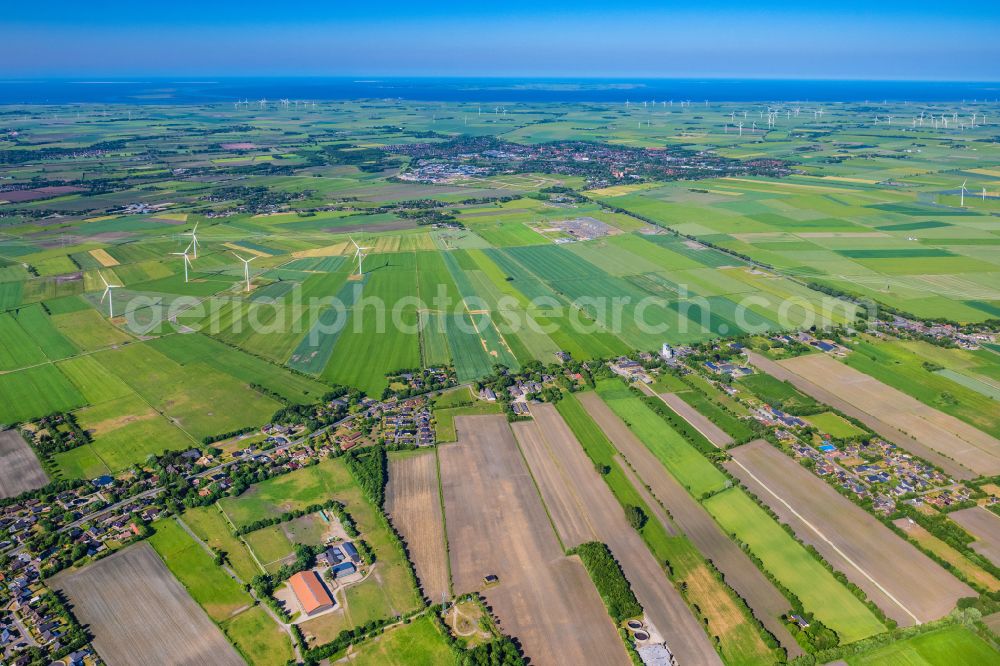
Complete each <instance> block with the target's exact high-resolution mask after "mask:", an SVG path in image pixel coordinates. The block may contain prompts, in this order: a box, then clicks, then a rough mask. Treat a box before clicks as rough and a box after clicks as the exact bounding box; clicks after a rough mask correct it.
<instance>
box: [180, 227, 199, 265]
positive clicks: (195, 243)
mask: <svg viewBox="0 0 1000 666" xmlns="http://www.w3.org/2000/svg"><path fill="white" fill-rule="evenodd" d="M197 231H198V223H197V222H195V224H194V228H193V229H191V231H186V232H184V233H183V234H181V235H182V236H190V237H191V244H190V245H188V250H191V249H194V258H195V259H197V258H198V236H196V235H195V232H197ZM185 252H187V250H185Z"/></svg>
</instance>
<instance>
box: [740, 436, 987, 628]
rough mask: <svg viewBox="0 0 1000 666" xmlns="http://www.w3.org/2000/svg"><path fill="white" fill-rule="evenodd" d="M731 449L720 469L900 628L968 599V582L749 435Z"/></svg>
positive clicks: (934, 616) (932, 617)
mask: <svg viewBox="0 0 1000 666" xmlns="http://www.w3.org/2000/svg"><path fill="white" fill-rule="evenodd" d="M731 453H732V456H733V460H732V461H731V462H729V463H727V464H726V468H727V469H728V470H729V471H730V472H731V473H732V474H733V475H734V476H736V477H738V478H739V479H740V480H741V481H742V482H743V483H744V484H746V486H747V487H748V488H749V489H750V490H751V492H753V493H754V494H755V495H757V497H759V498H760V499H761V500H762V501H763V502H764V503H765V504H767V505H768V506H769V507H770V508H771V510H772V511H774V512H775V513H776V514H777V515H778V517H779V518H780V519H781V520H782V522H785V523H787V524H788V525H789V526H791V528H792V529H793V530H794V531H795V534H796V535H797V536H798V537H799V538H800V539H802V540H803V541H804V542H805V543H807V544H810V545H812V546H813V547H814V548H816V550H818V551H819V553H820V554H821V555H822V556H823V557H824V558H825V559H826V561H827V562H829V563H830V564H831V565H833V567H834V568H835V569H837V570H839V571H842V572H843V573H844V575H846V576H847V578H848V579H849V580H850V581H851V582H853V583H854V584H855V585H857V586H858V587H860V588H861V589H862V590H864V591H865V594H867V595H868V598H869V599H871V600H872V601H874V602H875V603H876V604H878V606H879V607H880V608H881V609H882V610H883V611H884V612H885V614H886V615H888V616H889V617H891V618H893V619H894V620H896V621H897V622H898V623H899V624H900V625H904V626H908V625H912V624H915V623H917V622H921V623H922V622H929V621H931V620H936V619H938V618H941V617H943V616H945V615H947V614H948V612H949V611H951V609H952V608H954V607H955V603H956V602H957V601H958V599H960V598H961V597H968V596H975V592H974V591H973V590H972V588H970V587H969V586H968V585H966V584H965V583H963V582H961V581H959V580H958V579H957V578H955V577H954V576H952V575H951V574H950V573H948V572H947V571H945V570H944V569H943V568H942V567H941V566H940V565H939V564H937V563H936V562H934V561H933V560H931V559H930V558H929V557H927V556H926V555H924V554H923V553H921V552H920V551H919V550H917V549H916V548H914V547H913V546H912V545H911V544H909V543H907V542H906V541H905V540H903V539H902V538H900V537H899V536H897V535H896V534H894V533H893V532H892V531H890V530H889V528H888V527H886V526H885V525H883V524H882V523H880V522H879V521H878V520H876V519H875V518H874V517H873V516H871V515H869V514H868V513H867V512H866V511H865V510H864V509H862V508H861V507H859V506H857V505H855V504H854V503H853V502H851V501H850V500H849V499H847V498H846V497H844V496H842V495H841V494H840V493H838V492H837V491H836V490H834V489H833V488H831V487H830V486H829V485H828V484H827V483H826V482H825V481H823V480H822V479H820V478H818V477H816V476H815V475H813V474H812V473H811V472H810V471H809V470H807V469H805V468H804V467H802V466H801V465H799V464H798V463H797V462H795V461H794V460H792V459H791V458H789V457H788V456H786V455H785V454H784V453H782V452H781V451H778V450H777V449H775V448H774V447H773V446H771V445H770V444H768V443H767V442H765V441H762V440H757V441H755V442H751V443H750V444H747V445H745V446H741V447H738V448H735V449H732V450H731Z"/></svg>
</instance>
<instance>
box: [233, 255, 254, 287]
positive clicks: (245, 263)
mask: <svg viewBox="0 0 1000 666" xmlns="http://www.w3.org/2000/svg"><path fill="white" fill-rule="evenodd" d="M233 255H234V256H235V257H236V258H237V259H239V260H240V261H242V262H243V279H244V280H246V282H247V291H250V262H251V261H253V260H254V259H256V258H257V257H256V255H255V256H253V257H250V258H249V259H244V258H243V257H241V256H240V255H238V254H236V253H235V252H233Z"/></svg>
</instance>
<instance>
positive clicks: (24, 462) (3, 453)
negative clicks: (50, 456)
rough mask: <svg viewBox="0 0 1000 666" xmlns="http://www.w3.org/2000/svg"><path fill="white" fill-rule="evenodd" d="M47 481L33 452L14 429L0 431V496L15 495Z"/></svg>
mask: <svg viewBox="0 0 1000 666" xmlns="http://www.w3.org/2000/svg"><path fill="white" fill-rule="evenodd" d="M48 482H49V477H48V476H46V475H45V471H44V470H43V469H42V466H41V464H40V463H39V462H38V458H37V457H36V456H35V452H34V451H33V450H32V449H31V447H30V446H28V443H27V442H26V441H24V439H23V438H22V437H21V435H20V434H18V433H17V432H16V431H14V430H2V431H0V498H3V497H17V496H18V495H20V494H21V493H23V492H27V491H29V490H34V489H35V488H41V487H42V486H44V485H45V484H47V483H48Z"/></svg>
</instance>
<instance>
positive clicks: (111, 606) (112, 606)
mask: <svg viewBox="0 0 1000 666" xmlns="http://www.w3.org/2000/svg"><path fill="white" fill-rule="evenodd" d="M52 584H53V586H54V587H55V588H56V589H59V590H62V591H63V592H64V593H65V594H66V595H67V596H68V597H69V599H70V601H71V602H72V603H73V609H74V613H75V614H76V617H77V619H78V620H79V621H80V622H81V623H82V624H83V625H84V626H86V627H89V630H90V631H91V632H92V633H93V635H94V647H96V648H97V651H98V653H99V654H100V655H101V656H102V657H103V658H104V659H105V660H107V662H108V664H110V665H111V666H118V665H119V664H120V665H122V666H124V665H126V664H134V663H146V664H168V663H175V664H189V665H191V666H201V665H204V666H228V665H230V664H232V665H233V666H237V665H242V664H243V660H242V659H241V658H240V657H239V655H238V654H237V653H236V651H235V650H234V649H233V647H232V646H231V645H230V644H229V642H228V641H227V640H226V639H225V637H224V636H223V635H222V632H221V631H219V628H218V627H216V626H215V624H214V623H213V622H212V621H211V620H210V619H209V618H208V615H206V614H205V611H204V610H202V609H201V608H200V607H199V606H198V604H197V603H195V601H194V599H192V598H191V596H190V595H189V594H188V593H187V591H186V590H185V589H184V588H183V587H182V586H181V584H180V583H179V582H178V581H177V579H176V578H174V576H173V574H171V573H170V571H169V570H168V569H167V567H166V566H165V565H164V564H163V561H162V560H160V558H159V556H157V554H156V552H155V551H154V550H153V549H152V547H150V546H149V544H140V545H136V546H133V547H131V548H127V549H125V550H123V551H120V552H118V553H115V554H114V555H112V556H110V557H107V558H105V559H103V560H100V561H98V562H95V563H94V564H91V565H89V566H87V567H84V568H83V569H80V570H77V571H73V572H63V573H62V574H60V575H57V576H56V577H55V578H53V579H52Z"/></svg>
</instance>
